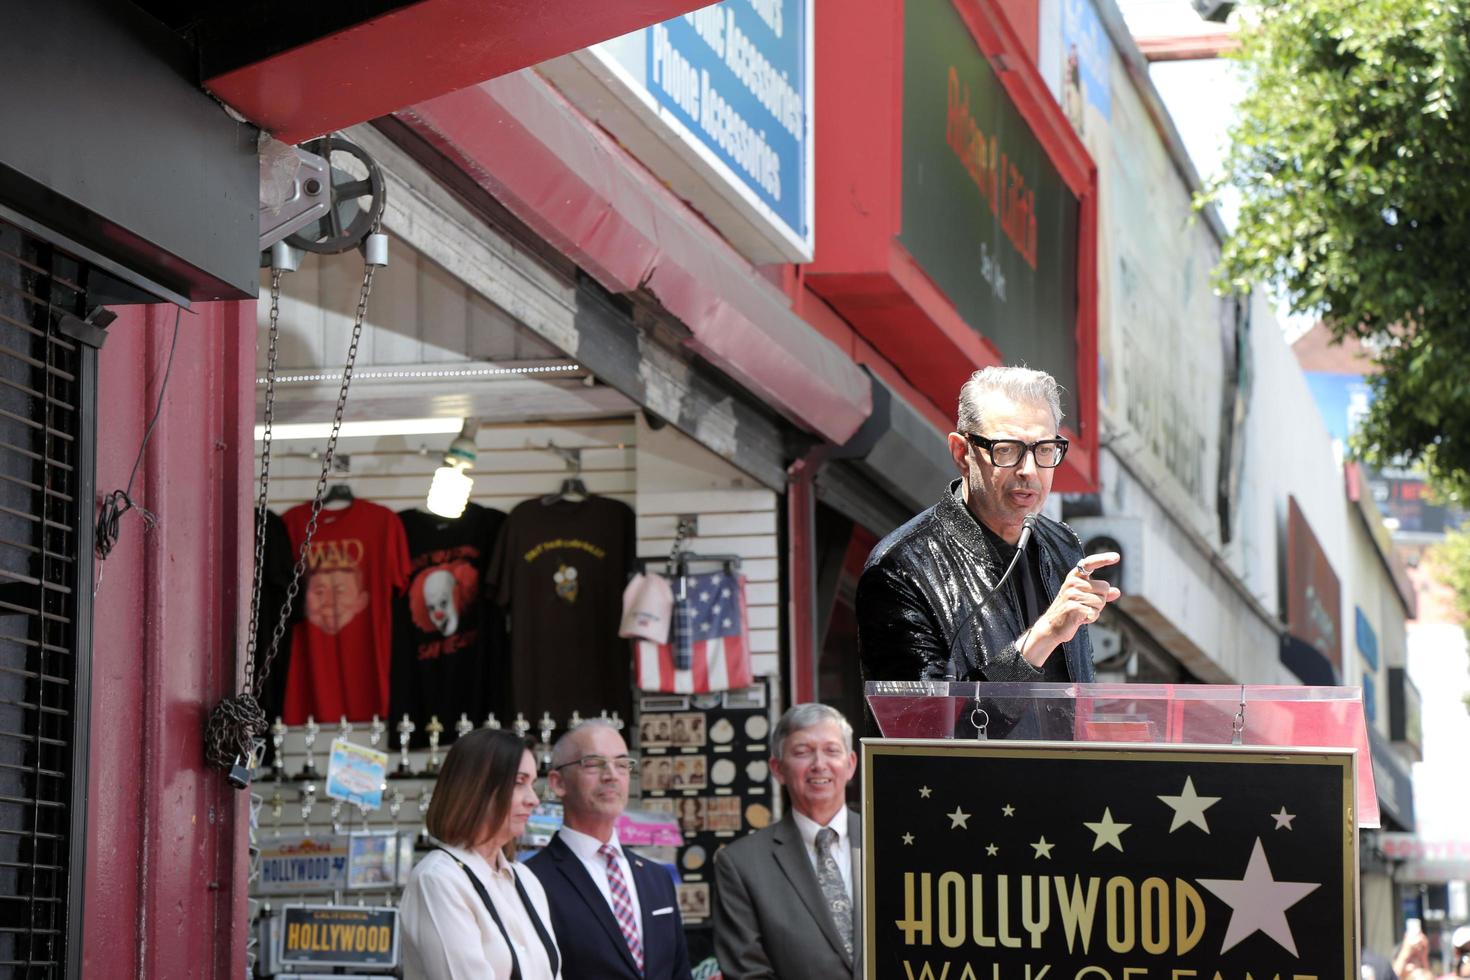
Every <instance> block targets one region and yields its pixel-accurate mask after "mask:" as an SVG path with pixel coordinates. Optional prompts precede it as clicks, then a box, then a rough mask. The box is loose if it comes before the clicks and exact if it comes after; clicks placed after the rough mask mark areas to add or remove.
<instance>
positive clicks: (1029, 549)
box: [976, 521, 1072, 682]
mask: <svg viewBox="0 0 1470 980" xmlns="http://www.w3.org/2000/svg"><path fill="white" fill-rule="evenodd" d="M976 523H977V524H979V523H980V522H979V521H976ZM980 530H982V531H984V532H985V539H986V540H987V541H989V542H990V546H991V547H992V548H994V549H995V552H996V554H998V555H999V556H1000V560H1001V568H1002V570H1003V569H1004V568H1005V567H1006V566H1007V565H1009V564H1010V561H1011V559H1012V558H1013V557H1015V554H1016V549H1015V547H1014V546H1012V545H1010V544H1008V543H1006V541H1005V539H1004V538H1002V537H1001V536H1000V535H998V534H996V533H995V532H994V531H992V530H990V528H988V527H986V526H985V525H984V524H980ZM1038 547H1039V545H1038V544H1037V541H1036V538H1035V537H1034V536H1033V537H1032V538H1031V541H1030V542H1029V543H1028V544H1027V545H1026V551H1025V552H1024V553H1023V554H1022V555H1021V560H1020V561H1019V562H1018V563H1017V564H1016V570H1015V571H1014V572H1012V573H1011V578H1010V581H1008V582H1006V585H1005V596H1004V598H1005V599H1006V600H1007V601H1009V602H1010V603H1011V604H1012V606H1013V607H1014V608H1015V609H1016V610H1017V611H1018V612H1019V614H1020V616H1021V621H1022V622H1024V623H1025V624H1026V625H1027V626H1028V627H1029V626H1031V625H1033V624H1034V623H1035V622H1036V621H1037V620H1038V619H1040V618H1041V614H1042V613H1044V612H1046V610H1047V608H1048V607H1050V606H1051V601H1052V599H1053V598H1054V597H1053V596H1051V595H1048V594H1047V591H1046V583H1044V582H1043V581H1042V579H1041V556H1040V554H1039V553H1038V551H1037V549H1038ZM996 598H997V599H1000V598H1002V597H1001V596H996ZM1022 635H1023V636H1024V635H1025V634H1022ZM1017 639H1020V637H1017ZM1041 679H1042V680H1044V681H1061V682H1066V681H1070V680H1071V679H1072V675H1071V673H1070V672H1069V671H1068V670H1067V658H1066V655H1065V654H1064V653H1063V652H1062V648H1061V647H1060V646H1058V647H1057V648H1056V649H1055V650H1053V651H1052V654H1051V656H1050V657H1047V658H1046V663H1045V664H1043V665H1042V667H1041Z"/></svg>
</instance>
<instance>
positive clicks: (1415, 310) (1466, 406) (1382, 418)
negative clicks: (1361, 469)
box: [1214, 0, 1470, 503]
mask: <svg viewBox="0 0 1470 980" xmlns="http://www.w3.org/2000/svg"><path fill="white" fill-rule="evenodd" d="M1467 5H1470V0H1354V2H1347V3H1345V2H1343V0H1257V2H1255V3H1253V4H1250V5H1249V6H1247V7H1246V8H1245V9H1244V11H1243V14H1244V16H1243V18H1242V19H1243V20H1244V21H1245V22H1246V23H1245V24H1244V26H1243V27H1242V30H1241V41H1242V47H1241V50H1240V52H1239V54H1238V57H1239V59H1240V61H1241V63H1242V65H1243V66H1244V69H1245V72H1246V78H1247V83H1248V94H1247V95H1246V97H1245V99H1244V101H1243V103H1242V104H1241V106H1240V111H1239V115H1238V118H1237V122H1236V125H1235V126H1234V127H1233V129H1232V133H1231V136H1232V145H1231V148H1230V150H1229V152H1228V156H1227V161H1226V164H1225V171H1224V174H1223V176H1222V178H1221V180H1220V182H1219V184H1217V185H1216V187H1215V189H1214V193H1218V191H1219V188H1220V187H1221V186H1223V185H1230V186H1233V187H1235V188H1236V189H1237V190H1238V191H1239V193H1240V198H1241V202H1240V217H1239V222H1238V225H1237V228H1236V230H1235V232H1234V234H1233V235H1232V237H1231V238H1230V239H1229V241H1228V242H1227V243H1226V246H1225V252H1224V261H1223V263H1222V273H1223V278H1224V279H1225V280H1226V281H1227V282H1228V283H1229V284H1230V285H1231V286H1232V287H1234V288H1238V289H1244V288H1248V287H1249V286H1250V284H1252V283H1266V284H1268V285H1269V286H1270V287H1272V288H1273V289H1274V290H1276V291H1277V292H1278V293H1279V294H1280V295H1281V296H1282V297H1283V298H1284V299H1285V301H1286V302H1287V303H1288V304H1289V306H1290V307H1291V309H1292V310H1293V311H1294V312H1300V313H1309V314H1316V315H1320V316H1321V317H1322V318H1323V319H1324V321H1325V322H1326V323H1327V325H1328V326H1329V328H1330V329H1331V330H1332V331H1333V332H1334V334H1335V335H1336V336H1337V337H1338V338H1339V339H1341V338H1342V337H1344V336H1346V335H1356V336H1358V337H1361V338H1363V339H1364V340H1365V341H1368V342H1369V344H1370V346H1371V348H1372V349H1374V350H1375V351H1376V355H1375V359H1376V361H1377V363H1378V365H1379V366H1380V367H1381V369H1382V370H1381V371H1380V372H1379V373H1378V374H1377V375H1376V376H1375V377H1373V378H1372V380H1371V384H1372V387H1373V393H1374V399H1373V403H1372V406H1371V408H1370V410H1369V414H1368V417H1367V419H1366V420H1365V422H1364V424H1363V426H1362V429H1361V432H1360V434H1359V437H1358V439H1357V441H1356V444H1355V448H1356V451H1357V453H1358V454H1359V455H1360V456H1361V457H1362V458H1364V459H1365V460H1367V461H1368V462H1369V463H1372V464H1375V465H1379V466H1382V465H1386V464H1388V463H1390V462H1393V461H1400V462H1418V463H1422V464H1423V465H1424V466H1425V467H1426V469H1427V471H1428V472H1429V474H1430V477H1431V479H1432V480H1434V482H1435V483H1436V485H1437V486H1438V487H1439V488H1440V489H1441V491H1442V492H1444V493H1446V494H1447V495H1449V496H1451V497H1454V498H1457V500H1458V501H1459V502H1461V503H1464V502H1465V501H1467V500H1470V167H1467V161H1470V118H1467V116H1466V112H1467V110H1470V60H1467V38H1470V11H1467Z"/></svg>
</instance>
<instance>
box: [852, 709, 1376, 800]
mask: <svg viewBox="0 0 1470 980" xmlns="http://www.w3.org/2000/svg"><path fill="white" fill-rule="evenodd" d="M866 694H867V699H868V706H869V708H870V709H871V710H872V712H873V717H874V719H875V720H876V721H877V723H878V730H879V731H880V732H881V733H882V735H883V737H884V738H926V739H932V738H956V739H966V738H968V739H973V738H978V737H984V738H993V739H1024V740H1040V741H1071V742H1108V743H1119V742H1125V743H1126V742H1146V743H1167V744H1180V745H1200V746H1209V747H1216V746H1221V745H1251V746H1280V747H1282V748H1346V749H1353V750H1354V751H1355V752H1356V761H1355V768H1356V770H1357V806H1356V808H1355V809H1356V816H1357V821H1356V822H1357V825H1358V826H1359V827H1363V828H1376V827H1378V826H1379V817H1378V795H1377V792H1376V791H1375V789H1374V786H1373V763H1372V757H1371V755H1370V754H1369V751H1368V730H1367V727H1366V724H1365V721H1364V715H1363V696H1362V692H1361V690H1360V689H1359V688H1356V687H1285V686H1281V687H1274V686H1249V685H1244V686H1242V685H1223V684H1040V683H1037V684H1029V683H1020V684H991V683H976V682H973V681H870V682H869V683H868V685H867V690H866Z"/></svg>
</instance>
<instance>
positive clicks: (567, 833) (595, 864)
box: [557, 826, 643, 942]
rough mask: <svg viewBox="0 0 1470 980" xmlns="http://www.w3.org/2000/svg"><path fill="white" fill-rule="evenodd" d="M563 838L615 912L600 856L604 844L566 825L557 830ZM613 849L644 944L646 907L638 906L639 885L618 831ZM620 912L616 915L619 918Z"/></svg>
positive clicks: (634, 925) (605, 865)
mask: <svg viewBox="0 0 1470 980" xmlns="http://www.w3.org/2000/svg"><path fill="white" fill-rule="evenodd" d="M557 833H558V834H560V835H561V839H562V843H564V844H566V845H567V847H569V848H571V850H572V853H573V854H575V855H577V860H579V861H581V862H582V867H584V868H586V869H587V873H588V874H589V875H591V876H592V881H593V883H594V884H596V885H597V890H598V891H599V892H601V893H602V900H603V901H605V902H607V907H608V909H610V910H611V909H612V907H613V903H612V886H610V885H609V884H608V883H607V858H605V857H603V856H602V855H601V854H598V853H597V849H598V848H600V847H601V846H602V841H600V840H598V839H597V838H596V837H593V836H591V835H590V834H584V833H582V832H581V831H579V830H573V829H572V828H570V827H567V826H563V827H562V828H561V829H560V830H558V831H557ZM607 842H608V843H609V844H611V845H612V847H613V850H615V851H617V852H618V857H617V861H618V870H619V871H621V872H622V873H623V882H624V883H625V884H626V885H627V886H628V899H629V902H630V903H631V904H632V906H633V928H635V929H637V930H638V941H639V942H642V941H643V906H641V905H640V904H639V903H638V886H637V885H636V884H635V883H634V882H633V869H632V868H630V867H628V858H627V856H626V855H625V854H623V846H622V845H621V844H619V843H618V832H617V831H616V830H614V831H613V832H612V836H611V837H610V838H608V841H607ZM617 917H618V916H617V912H616V911H614V912H613V918H614V919H616V918H617Z"/></svg>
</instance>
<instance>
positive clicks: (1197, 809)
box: [1159, 776, 1220, 834]
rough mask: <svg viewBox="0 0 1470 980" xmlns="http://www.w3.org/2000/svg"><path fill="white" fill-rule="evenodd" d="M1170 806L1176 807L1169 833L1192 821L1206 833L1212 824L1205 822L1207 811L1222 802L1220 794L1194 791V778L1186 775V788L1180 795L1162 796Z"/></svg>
mask: <svg viewBox="0 0 1470 980" xmlns="http://www.w3.org/2000/svg"><path fill="white" fill-rule="evenodd" d="M1159 799H1161V800H1163V801H1164V802H1165V803H1167V804H1168V805H1169V806H1171V807H1173V808H1174V821H1173V822H1172V823H1170V824H1169V833H1171V834H1172V833H1173V832H1174V831H1176V830H1178V829H1179V828H1180V827H1183V826H1184V825H1185V824H1187V823H1192V824H1194V825H1195V826H1196V827H1198V828H1199V829H1200V830H1203V831H1204V832H1205V833H1207V834H1208V833H1209V832H1210V825H1209V824H1208V823H1206V822H1205V811H1206V810H1208V809H1209V808H1210V807H1212V806H1214V805H1215V804H1216V803H1219V802H1220V797H1218V796H1200V795H1198V794H1197V793H1195V791H1194V780H1193V779H1191V778H1190V777H1188V776H1185V777H1184V789H1182V790H1180V792H1179V795H1178V796H1160V797H1159Z"/></svg>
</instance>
